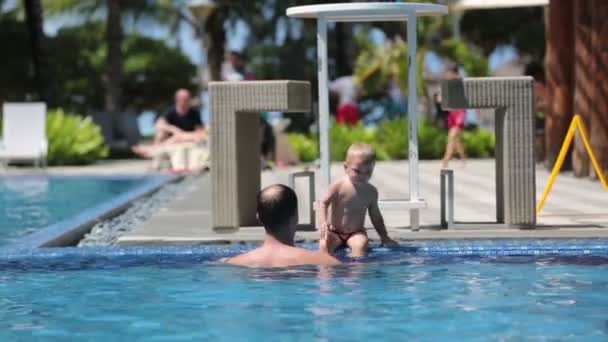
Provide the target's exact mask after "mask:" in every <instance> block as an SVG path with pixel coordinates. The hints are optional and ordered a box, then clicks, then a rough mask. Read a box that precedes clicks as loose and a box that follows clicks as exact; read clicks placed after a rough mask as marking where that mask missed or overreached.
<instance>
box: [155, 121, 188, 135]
mask: <svg viewBox="0 0 608 342" xmlns="http://www.w3.org/2000/svg"><path fill="white" fill-rule="evenodd" d="M154 126H155V128H156V130H157V131H159V132H167V133H170V134H172V135H175V134H180V133H183V131H182V130H181V129H179V127H177V126H173V125H172V124H170V123H169V122H168V121H167V119H165V118H164V117H160V118H158V119H157V120H156V122H155V123H154Z"/></svg>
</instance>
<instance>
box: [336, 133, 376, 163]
mask: <svg viewBox="0 0 608 342" xmlns="http://www.w3.org/2000/svg"><path fill="white" fill-rule="evenodd" d="M329 139H330V140H329V141H331V144H330V153H329V154H330V157H331V160H337V161H341V160H344V157H345V156H346V150H347V149H348V147H349V146H350V145H351V144H352V143H354V142H362V143H366V144H370V145H372V146H374V147H379V146H377V145H378V144H377V142H376V133H375V131H373V130H369V129H367V128H365V127H363V125H361V124H359V125H356V126H347V125H336V124H334V125H332V127H331V129H330V130H329Z"/></svg>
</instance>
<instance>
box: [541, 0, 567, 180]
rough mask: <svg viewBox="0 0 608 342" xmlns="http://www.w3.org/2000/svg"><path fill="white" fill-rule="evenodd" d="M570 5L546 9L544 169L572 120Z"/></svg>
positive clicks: (559, 3) (552, 161)
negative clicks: (547, 30)
mask: <svg viewBox="0 0 608 342" xmlns="http://www.w3.org/2000/svg"><path fill="white" fill-rule="evenodd" d="M573 10H574V7H573V1H554V0H552V1H551V3H550V5H549V32H548V40H547V54H546V62H545V63H546V74H547V88H548V89H547V90H548V91H547V96H548V99H547V103H548V104H549V108H548V109H547V115H546V117H545V146H546V160H545V162H546V166H547V167H548V168H549V169H550V168H552V167H553V164H555V161H556V159H557V156H558V154H559V150H560V147H561V144H562V141H563V139H564V136H565V135H566V131H567V130H568V125H569V124H570V120H571V119H572V111H573V104H572V101H573V91H574V69H573V67H572V65H573V62H574V35H573V32H574V29H573V16H572V13H573Z"/></svg>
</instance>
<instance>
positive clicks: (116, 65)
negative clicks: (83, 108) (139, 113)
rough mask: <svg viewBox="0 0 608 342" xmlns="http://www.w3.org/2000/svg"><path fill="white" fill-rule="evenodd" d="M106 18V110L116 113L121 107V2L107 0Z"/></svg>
mask: <svg viewBox="0 0 608 342" xmlns="http://www.w3.org/2000/svg"><path fill="white" fill-rule="evenodd" d="M107 6H108V17H107V23H106V25H107V26H106V41H107V45H108V60H107V69H106V77H105V82H106V110H107V111H108V112H110V113H112V112H117V111H119V110H120V109H121V107H122V101H121V100H122V99H121V96H122V76H123V75H122V64H123V53H122V42H123V38H124V34H123V31H122V1H121V0H107Z"/></svg>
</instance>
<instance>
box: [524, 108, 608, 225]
mask: <svg viewBox="0 0 608 342" xmlns="http://www.w3.org/2000/svg"><path fill="white" fill-rule="evenodd" d="M577 128H578V131H579V133H580V134H581V137H582V138H583V143H584V144H585V149H586V150H587V153H589V158H590V159H591V163H592V164H593V168H594V169H595V173H597V176H598V178H599V179H600V182H602V185H603V186H604V189H606V191H608V183H607V182H606V177H604V173H603V172H602V168H601V167H600V164H599V163H598V162H597V159H595V154H594V153H593V150H592V149H591V144H589V139H588V138H587V130H586V129H585V125H584V124H583V120H582V119H581V117H580V116H579V115H575V116H574V118H572V122H571V123H570V128H568V133H567V134H566V139H564V143H563V144H562V149H561V150H560V151H559V155H558V156H557V161H556V162H555V165H553V171H551V177H549V183H547V187H545V192H544V193H543V197H541V199H540V202H538V205H537V206H536V213H537V214H538V213H540V211H541V210H542V209H543V206H544V205H545V201H546V200H547V196H549V192H551V188H552V187H553V183H554V182H555V178H557V175H558V174H559V171H560V170H561V169H562V165H563V164H564V159H566V154H567V153H568V148H570V145H571V144H572V139H574V133H575V132H576V129H577Z"/></svg>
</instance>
